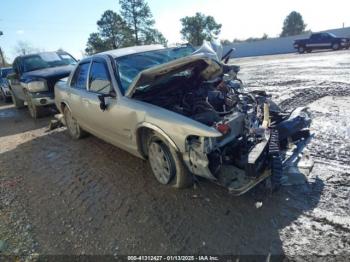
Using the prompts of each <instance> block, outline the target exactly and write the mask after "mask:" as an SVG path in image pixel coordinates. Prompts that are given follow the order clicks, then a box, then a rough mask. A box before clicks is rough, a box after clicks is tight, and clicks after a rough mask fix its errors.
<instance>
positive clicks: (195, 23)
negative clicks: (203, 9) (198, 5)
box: [180, 13, 222, 46]
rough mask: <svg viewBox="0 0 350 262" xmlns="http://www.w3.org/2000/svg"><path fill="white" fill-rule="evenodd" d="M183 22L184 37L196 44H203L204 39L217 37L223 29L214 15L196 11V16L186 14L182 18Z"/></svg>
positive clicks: (182, 32)
mask: <svg viewBox="0 0 350 262" xmlns="http://www.w3.org/2000/svg"><path fill="white" fill-rule="evenodd" d="M180 21H181V24H182V30H181V32H180V33H181V35H182V38H183V39H184V40H186V41H188V42H189V43H191V44H192V45H194V46H198V45H201V44H202V43H203V41H204V40H208V41H211V40H213V39H216V38H217V36H218V35H219V34H220V31H221V26H222V25H221V24H218V23H217V22H216V21H215V19H214V17H212V16H206V15H204V14H201V13H196V15H195V16H186V17H184V18H181V19H180Z"/></svg>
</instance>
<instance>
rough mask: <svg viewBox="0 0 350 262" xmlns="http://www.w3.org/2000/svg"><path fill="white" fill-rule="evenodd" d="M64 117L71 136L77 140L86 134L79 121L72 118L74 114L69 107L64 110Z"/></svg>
mask: <svg viewBox="0 0 350 262" xmlns="http://www.w3.org/2000/svg"><path fill="white" fill-rule="evenodd" d="M63 115H64V121H65V122H66V126H67V129H68V133H69V135H70V136H71V137H72V138H73V139H75V140H78V139H80V138H82V137H83V136H84V134H85V133H84V131H83V130H82V129H81V127H80V126H79V124H78V122H77V120H76V119H75V118H74V117H73V116H72V113H71V111H70V110H69V108H68V107H67V106H66V107H65V108H64V109H63Z"/></svg>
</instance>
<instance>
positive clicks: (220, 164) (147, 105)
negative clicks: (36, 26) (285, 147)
mask: <svg viewBox="0 0 350 262" xmlns="http://www.w3.org/2000/svg"><path fill="white" fill-rule="evenodd" d="M193 51H194V50H193V48H192V47H191V46H180V47H175V48H164V47H162V46H158V45H152V46H140V47H130V48H123V49H117V50H113V51H108V52H104V53H100V54H96V55H94V56H92V57H88V58H85V59H83V60H81V61H80V62H79V64H78V65H77V66H76V68H75V70H74V71H73V72H72V73H71V75H70V77H69V78H68V79H64V80H62V81H59V82H58V83H57V84H56V86H55V102H56V106H57V108H58V109H59V111H60V112H61V116H62V117H61V119H62V122H63V123H64V124H65V125H66V126H67V129H68V131H69V133H70V135H71V136H72V137H73V138H74V139H79V138H81V137H82V136H83V135H84V133H85V132H88V133H91V134H93V135H95V136H97V137H99V138H101V139H103V140H105V141H107V142H109V143H111V144H113V145H115V146H117V147H119V148H122V149H124V150H126V151H128V152H130V153H131V154H133V155H135V156H138V157H141V158H143V159H148V161H149V163H150V166H151V169H152V171H153V174H154V176H155V178H156V179H157V180H158V181H159V182H160V183H161V184H166V185H174V186H176V187H179V188H180V187H186V186H189V185H191V184H192V183H193V181H194V177H195V176H201V177H204V178H207V179H210V180H212V181H214V182H216V183H218V184H220V185H222V186H224V187H226V188H228V189H229V191H230V192H231V193H233V194H235V195H240V194H243V193H245V192H247V191H248V190H249V189H251V188H252V187H254V186H255V185H256V184H258V183H259V182H261V181H263V180H265V179H266V178H269V177H272V179H271V180H272V182H273V184H276V185H277V184H278V183H279V180H280V178H281V173H282V160H281V155H280V151H279V142H280V140H281V139H280V138H279V130H284V134H283V136H284V137H283V139H286V138H288V137H291V136H292V135H294V134H295V133H296V132H299V131H300V130H302V129H305V128H307V127H308V125H309V124H310V121H309V118H308V116H307V114H306V113H305V112H304V110H303V109H301V110H299V113H298V114H297V115H296V116H295V117H294V119H293V120H291V119H290V118H291V117H292V115H293V113H292V114H291V113H284V112H282V111H281V110H280V109H279V108H278V106H277V105H276V104H274V103H273V102H272V101H271V100H270V98H269V96H268V95H267V94H266V93H265V92H261V91H256V92H244V91H243V90H241V88H240V83H239V82H238V81H237V79H236V73H237V67H236V66H231V65H227V64H225V63H222V62H221V59H218V58H217V59H215V58H213V55H208V53H206V52H195V53H193ZM214 57H215V56H214ZM226 60H227V59H226Z"/></svg>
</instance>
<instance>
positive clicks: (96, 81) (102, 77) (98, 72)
mask: <svg viewBox="0 0 350 262" xmlns="http://www.w3.org/2000/svg"><path fill="white" fill-rule="evenodd" d="M89 90H90V91H91V92H95V93H100V94H109V93H110V91H111V80H110V77H109V73H108V70H107V66H106V65H105V64H104V63H101V62H93V63H92V66H91V70H90V80H89Z"/></svg>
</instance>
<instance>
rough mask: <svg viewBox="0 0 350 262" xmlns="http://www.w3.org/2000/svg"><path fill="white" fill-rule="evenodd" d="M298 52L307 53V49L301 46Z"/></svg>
mask: <svg viewBox="0 0 350 262" xmlns="http://www.w3.org/2000/svg"><path fill="white" fill-rule="evenodd" d="M298 52H299V54H303V53H305V47H303V46H299V47H298Z"/></svg>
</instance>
